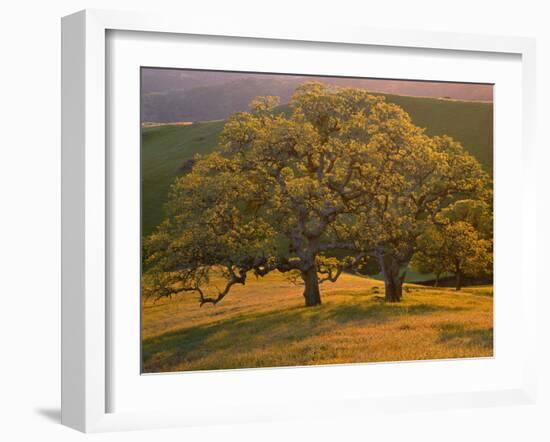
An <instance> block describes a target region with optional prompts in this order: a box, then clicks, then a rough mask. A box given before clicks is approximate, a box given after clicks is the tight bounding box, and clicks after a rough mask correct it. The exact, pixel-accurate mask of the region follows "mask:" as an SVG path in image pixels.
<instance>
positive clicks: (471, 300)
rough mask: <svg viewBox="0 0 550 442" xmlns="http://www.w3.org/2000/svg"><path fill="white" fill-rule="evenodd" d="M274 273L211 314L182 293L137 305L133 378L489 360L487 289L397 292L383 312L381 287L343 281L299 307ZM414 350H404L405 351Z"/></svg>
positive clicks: (235, 292)
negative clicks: (138, 336) (137, 368)
mask: <svg viewBox="0 0 550 442" xmlns="http://www.w3.org/2000/svg"><path fill="white" fill-rule="evenodd" d="M302 290H303V288H302V287H297V286H296V285H294V284H292V283H291V282H290V281H289V280H288V279H287V278H285V277H284V275H282V274H280V273H277V272H275V273H270V274H269V275H267V276H265V277H263V278H251V279H249V280H248V281H247V283H246V285H245V286H240V285H237V286H235V287H234V289H232V290H231V292H230V294H229V295H228V296H227V298H225V299H224V300H223V302H221V303H220V304H218V305H216V306H211V305H206V306H203V307H200V306H199V303H198V302H197V299H196V297H195V296H193V295H191V294H189V293H187V294H180V295H177V296H175V297H174V298H172V299H169V300H168V299H167V300H162V301H158V302H153V301H152V300H145V301H144V302H143V304H142V356H143V371H144V372H146V373H158V372H169V371H180V370H214V369H232V368H248V367H275V366H278V367H281V366H289V365H320V364H341V363H357V362H380V361H406V360H421V359H442V358H471V357H489V356H492V355H493V298H492V287H491V286H485V287H475V288H473V287H472V288H467V289H464V290H463V291H462V292H460V293H456V292H455V291H454V290H452V289H444V288H440V289H429V288H425V287H419V286H414V285H407V288H406V291H407V293H406V296H405V298H404V299H403V301H402V302H401V303H398V304H387V303H385V302H384V298H383V296H382V295H380V292H381V291H383V284H382V283H381V282H380V281H375V280H373V279H370V278H361V277H358V276H354V275H348V274H344V275H342V276H341V277H340V278H339V279H338V281H337V282H336V283H327V284H326V285H325V284H324V285H323V287H322V299H323V304H322V305H320V306H318V307H315V308H304V307H303V298H302V294H301V291H302ZM412 344H414V345H412Z"/></svg>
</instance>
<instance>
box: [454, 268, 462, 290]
mask: <svg viewBox="0 0 550 442" xmlns="http://www.w3.org/2000/svg"><path fill="white" fill-rule="evenodd" d="M455 276H456V287H455V289H456V291H459V290H460V289H461V288H462V272H461V271H457V272H456V275H455Z"/></svg>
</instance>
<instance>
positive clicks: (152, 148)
mask: <svg viewBox="0 0 550 442" xmlns="http://www.w3.org/2000/svg"><path fill="white" fill-rule="evenodd" d="M384 96H385V97H386V99H387V100H388V101H389V102H393V103H396V104H398V105H400V106H402V107H403V109H405V110H406V111H407V112H408V113H409V114H410V115H411V118H412V119H413V121H414V123H415V124H417V125H418V126H421V127H424V128H426V131H427V133H428V134H430V135H444V134H445V135H450V136H452V137H453V138H455V139H457V140H459V141H460V142H461V143H462V144H463V145H464V147H465V148H466V149H467V150H468V151H469V152H470V153H471V154H472V155H474V156H475V157H476V158H477V159H478V160H479V161H480V163H481V164H482V165H483V167H484V168H485V170H487V171H488V172H489V173H492V169H493V106H492V103H484V102H468V101H454V100H442V99H435V98H419V97H409V96H400V95H385V94H384ZM223 125H224V121H221V120H220V121H210V122H204V123H195V124H193V125H191V126H175V125H166V126H159V127H150V128H143V129H142V149H141V156H142V234H143V235H148V234H149V233H151V232H152V230H153V229H154V227H155V226H156V225H158V224H159V223H160V222H161V220H162V217H163V205H164V203H165V202H166V197H167V194H168V190H169V187H170V184H171V183H172V182H173V180H174V178H175V177H176V176H178V174H180V173H181V172H180V171H179V169H180V168H181V166H182V163H183V162H184V161H185V160H187V159H189V158H192V157H193V155H195V154H196V153H208V152H211V151H212V150H213V149H214V148H215V147H216V145H217V140H218V136H219V134H220V132H221V130H222V129H223Z"/></svg>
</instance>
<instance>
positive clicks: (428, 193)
mask: <svg viewBox="0 0 550 442" xmlns="http://www.w3.org/2000/svg"><path fill="white" fill-rule="evenodd" d="M277 104H278V100H277V99H276V98H275V97H259V98H257V99H255V100H253V102H252V103H251V111H250V112H241V113H237V114H234V115H233V116H232V117H230V119H229V120H228V121H227V123H226V125H225V128H224V130H223V133H222V136H221V140H220V148H219V149H218V151H216V152H214V153H212V154H210V155H208V156H203V157H200V156H198V157H196V158H195V162H194V165H193V167H192V170H191V171H190V172H189V173H188V174H186V175H184V176H182V177H180V178H178V179H177V180H176V182H175V183H174V185H173V186H172V189H171V192H170V195H169V200H168V203H167V205H166V218H165V220H164V222H163V223H162V224H161V225H160V226H159V227H158V228H157V229H156V231H155V232H154V233H153V234H152V235H151V236H150V237H149V238H147V240H146V241H145V247H144V250H145V259H144V267H145V269H146V271H145V272H144V278H143V288H144V293H145V294H149V293H150V294H153V295H154V296H156V297H163V296H171V295H172V294H173V293H177V292H181V291H192V292H195V293H197V295H198V297H199V302H200V303H201V305H202V304H205V303H211V304H217V303H218V302H220V301H221V300H222V299H223V298H224V297H225V296H226V295H227V294H228V293H229V292H230V290H231V289H232V287H233V286H234V285H237V284H245V283H246V280H247V277H248V275H253V276H256V277H262V276H264V275H266V274H268V273H269V272H272V271H280V272H283V273H287V272H293V273H298V274H299V275H300V278H301V279H302V281H303V283H304V292H303V296H304V300H305V305H306V306H315V305H319V304H321V294H320V288H319V284H320V283H321V282H324V281H330V282H334V281H336V280H337V279H338V277H339V276H340V274H341V273H342V272H343V271H345V270H351V269H354V268H357V267H358V266H360V265H362V263H363V262H364V260H365V259H366V258H367V257H374V258H376V259H377V260H378V262H379V264H380V267H381V270H382V273H383V275H384V279H385V287H386V300H387V301H390V302H396V301H399V300H400V299H401V287H402V284H403V280H404V271H405V269H406V267H407V265H408V262H409V261H410V259H411V257H412V255H413V254H414V253H415V251H416V248H417V238H418V236H419V235H420V234H421V233H422V231H423V230H424V229H425V227H426V224H427V223H428V222H429V221H430V220H432V219H435V217H436V215H437V214H438V213H439V212H440V211H441V210H442V209H443V208H445V207H446V206H447V205H449V204H450V203H452V202H453V201H454V200H456V199H457V198H458V197H459V196H468V197H471V198H475V197H477V196H478V195H481V194H483V193H484V192H486V190H487V183H488V178H487V176H486V175H485V174H484V173H483V172H482V170H481V167H480V166H479V163H477V161H476V160H475V159H474V158H473V157H472V156H470V155H469V154H467V153H466V152H465V151H464V149H463V148H462V146H460V144H459V143H457V142H455V141H453V140H452V139H450V138H449V137H435V138H430V137H428V136H427V135H426V134H425V133H424V131H423V129H421V128H418V127H416V126H415V125H414V124H413V123H412V121H411V119H410V117H409V116H408V114H407V113H405V112H404V111H403V110H402V109H401V108H400V107H398V106H396V105H393V104H389V103H387V102H385V100H384V98H383V97H380V96H373V95H371V94H369V93H368V92H366V91H364V90H360V89H343V88H334V87H328V86H325V85H323V84H321V83H306V84H304V85H302V86H299V87H298V88H297V89H296V91H295V93H294V95H293V98H292V100H291V103H290V110H289V111H283V110H280V109H278V108H277V107H276V106H277ZM220 281H222V282H221V283H220ZM216 284H221V287H220V288H213V287H216Z"/></svg>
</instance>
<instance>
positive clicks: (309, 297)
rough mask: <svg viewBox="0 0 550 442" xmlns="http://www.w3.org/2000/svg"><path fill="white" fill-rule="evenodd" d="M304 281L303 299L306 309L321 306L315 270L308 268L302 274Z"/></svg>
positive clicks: (314, 268)
mask: <svg viewBox="0 0 550 442" xmlns="http://www.w3.org/2000/svg"><path fill="white" fill-rule="evenodd" d="M302 278H303V280H304V284H305V288H304V299H305V302H306V307H313V306H316V305H321V292H320V291H319V279H317V268H316V267H315V266H312V267H310V268H309V269H308V270H307V271H305V272H302Z"/></svg>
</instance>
